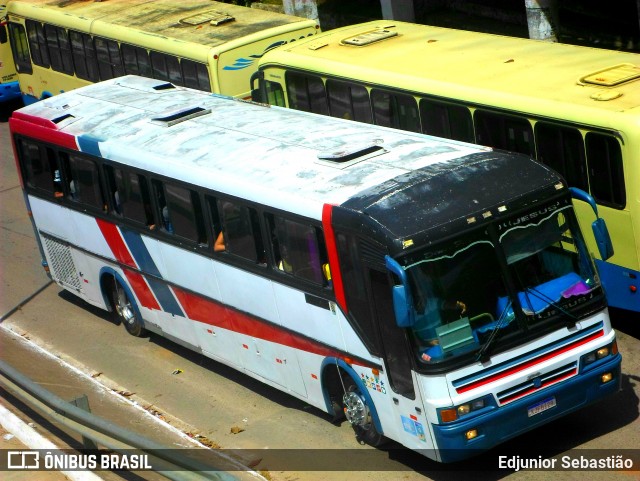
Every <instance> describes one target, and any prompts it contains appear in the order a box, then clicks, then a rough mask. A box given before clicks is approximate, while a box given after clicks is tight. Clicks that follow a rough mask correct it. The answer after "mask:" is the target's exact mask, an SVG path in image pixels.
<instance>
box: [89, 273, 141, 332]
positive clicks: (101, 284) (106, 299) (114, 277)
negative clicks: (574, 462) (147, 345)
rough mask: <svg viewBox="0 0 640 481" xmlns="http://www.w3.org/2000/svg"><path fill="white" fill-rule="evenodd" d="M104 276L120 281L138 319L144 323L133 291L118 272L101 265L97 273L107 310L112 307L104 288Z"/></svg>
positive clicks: (110, 309)
mask: <svg viewBox="0 0 640 481" xmlns="http://www.w3.org/2000/svg"><path fill="white" fill-rule="evenodd" d="M106 276H111V277H112V278H113V279H115V280H116V282H118V283H120V285H121V286H122V288H123V289H124V291H125V292H126V293H127V296H129V299H130V300H131V304H132V306H133V308H134V309H135V311H136V315H137V316H138V319H140V320H141V321H142V323H143V324H144V318H143V317H142V313H141V312H140V308H139V307H138V303H137V302H136V297H135V296H134V295H133V291H132V290H131V289H130V288H129V284H127V282H126V281H125V280H124V279H123V278H122V276H121V275H120V274H118V273H117V272H116V271H115V269H113V268H111V267H103V268H102V269H100V274H99V278H100V292H101V294H102V299H103V300H104V304H105V306H107V309H108V310H109V312H111V311H112V310H113V309H112V306H111V299H109V294H108V292H107V290H106V289H105V286H106V284H105V277H106Z"/></svg>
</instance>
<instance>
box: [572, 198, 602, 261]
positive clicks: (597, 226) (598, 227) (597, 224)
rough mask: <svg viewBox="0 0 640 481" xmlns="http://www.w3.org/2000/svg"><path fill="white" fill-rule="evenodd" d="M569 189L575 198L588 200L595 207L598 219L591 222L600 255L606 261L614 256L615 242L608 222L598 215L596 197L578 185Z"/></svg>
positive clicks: (594, 211)
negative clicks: (610, 233)
mask: <svg viewBox="0 0 640 481" xmlns="http://www.w3.org/2000/svg"><path fill="white" fill-rule="evenodd" d="M569 190H570V191H571V196H572V197H573V198H574V199H577V200H581V201H583V202H586V203H587V204H589V205H590V206H591V208H592V209H593V213H594V214H595V215H596V220H594V221H593V223H592V224H591V229H592V230H593V236H594V237H595V239H596V244H597V245H598V251H599V252H600V257H601V258H602V260H603V261H606V260H607V259H609V258H610V257H612V256H613V243H612V242H611V236H610V235H609V229H607V224H606V222H605V221H604V219H603V218H601V217H599V216H598V206H597V204H596V201H595V199H594V198H593V197H591V195H589V194H588V193H587V192H585V191H584V190H582V189H578V188H577V187H570V188H569Z"/></svg>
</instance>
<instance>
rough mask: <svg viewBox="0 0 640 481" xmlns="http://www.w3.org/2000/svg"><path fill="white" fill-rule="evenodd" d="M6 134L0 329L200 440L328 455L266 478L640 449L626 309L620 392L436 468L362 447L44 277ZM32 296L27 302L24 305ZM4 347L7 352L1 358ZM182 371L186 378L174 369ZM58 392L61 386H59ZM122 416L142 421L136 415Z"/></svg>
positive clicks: (418, 469)
mask: <svg viewBox="0 0 640 481" xmlns="http://www.w3.org/2000/svg"><path fill="white" fill-rule="evenodd" d="M7 132H8V126H7V124H6V122H3V121H2V119H0V162H1V165H0V216H1V217H0V236H1V237H0V268H1V269H2V271H1V272H2V285H1V288H2V289H1V291H0V315H1V316H2V318H3V319H4V320H3V322H2V327H4V328H5V329H10V330H12V331H13V332H15V333H17V334H18V335H20V336H26V337H29V339H30V340H31V341H32V342H34V343H36V344H37V345H39V346H43V347H44V348H45V349H47V350H48V351H50V352H52V353H54V354H55V355H56V356H59V357H60V358H62V359H63V360H65V361H68V362H69V363H70V364H72V365H74V366H76V367H77V368H78V369H80V370H81V371H82V372H85V373H87V374H88V375H89V377H91V375H93V376H95V378H92V379H95V381H99V382H102V383H104V384H106V385H108V386H112V387H113V386H116V387H118V389H122V390H125V391H128V392H129V393H131V395H130V396H128V398H129V399H133V400H135V401H137V402H138V403H139V404H140V405H143V406H147V407H149V406H151V407H152V409H154V410H156V411H157V412H158V413H161V414H162V415H166V417H167V418H169V419H171V422H172V424H174V425H175V426H177V427H179V429H180V430H182V431H186V432H190V433H192V434H197V435H200V436H203V438H202V439H205V440H208V442H210V443H211V444H212V445H214V446H220V447H223V448H228V449H241V450H251V449H261V448H270V449H271V450H274V449H303V451H299V452H298V453H297V456H304V455H309V454H311V455H313V456H314V457H315V459H314V460H315V461H320V462H322V463H326V469H327V471H325V472H322V473H319V472H310V471H303V470H293V471H292V470H283V469H279V468H282V466H280V465H278V466H277V467H276V468H275V469H273V467H271V468H270V466H269V462H268V459H267V460H263V461H262V462H261V463H259V464H257V465H256V467H257V469H258V470H264V473H265V475H266V476H267V477H268V478H270V479H273V480H291V481H293V480H300V481H307V480H315V479H323V480H327V481H332V480H342V479H351V480H356V481H360V480H376V481H387V480H396V479H403V480H407V481H413V480H428V479H433V480H444V479H452V478H455V479H473V480H477V479H490V480H493V479H503V478H506V477H508V478H509V479H514V480H543V479H547V478H548V477H549V473H545V472H539V471H529V472H522V471H520V472H517V473H510V472H509V471H497V469H496V468H497V466H498V456H500V454H501V449H507V448H508V449H510V450H513V451H514V452H521V453H527V452H529V451H530V449H531V448H532V447H533V448H536V449H537V448H540V447H544V449H545V453H546V454H549V455H558V454H561V453H563V452H565V451H568V450H580V451H572V453H575V452H587V451H584V450H587V449H595V450H598V449H608V450H625V449H629V448H638V447H640V423H638V399H639V396H640V383H639V381H640V374H639V373H640V341H639V340H638V339H639V338H640V337H639V336H638V332H639V331H638V326H640V319H639V318H638V317H637V316H636V317H635V318H633V319H631V318H629V316H628V314H627V313H620V312H617V313H614V315H615V316H616V321H615V322H616V326H617V327H618V330H619V344H620V350H621V351H622V353H623V355H624V356H625V357H624V361H623V383H622V384H623V389H622V391H621V392H620V393H618V394H617V395H615V396H613V397H611V398H610V399H608V400H606V401H604V402H602V403H600V404H598V405H596V406H591V407H588V408H586V409H583V410H581V411H579V412H577V413H575V414H573V415H571V416H567V417H565V418H563V419H561V420H558V421H556V422H554V423H552V424H551V425H548V426H545V427H543V428H541V429H538V430H536V431H534V432H531V433H527V434H525V435H522V436H520V437H518V438H516V439H514V440H513V441H511V442H509V443H508V446H505V447H502V448H498V449H496V450H494V451H492V452H490V453H488V454H486V455H484V456H481V457H479V458H476V459H474V460H472V461H470V462H468V463H464V464H463V465H454V466H448V465H439V464H437V463H434V462H432V461H430V460H428V459H426V458H423V457H421V456H420V455H418V454H416V453H413V452H411V451H408V450H400V451H398V450H374V449H372V448H370V447H368V446H359V445H358V444H356V442H355V440H354V437H353V433H352V430H351V429H350V427H349V426H348V425H347V423H342V424H341V425H339V426H336V425H333V424H332V423H330V422H329V420H328V418H327V416H326V414H324V413H322V412H320V411H318V410H317V409H315V408H312V407H310V406H308V405H307V404H305V403H304V402H302V401H298V400H296V399H294V398H292V397H290V396H288V395H286V394H284V393H281V392H279V391H277V390H275V389H272V388H270V387H268V386H265V385H263V384H261V383H259V382H258V381H255V380H253V379H251V378H249V377H247V376H245V375H242V374H239V373H237V372H236V371H234V370H232V369H230V368H227V367H226V366H223V365H220V364H218V363H216V362H213V361H211V360H209V359H207V358H204V357H202V356H200V355H197V354H195V353H192V352H189V351H187V350H185V349H183V348H181V347H179V346H177V345H175V344H172V343H170V342H168V341H166V340H163V339H161V338H158V337H156V336H151V337H148V338H143V339H136V338H133V337H131V336H129V335H128V334H127V333H126V332H125V330H124V329H123V328H122V326H118V325H115V324H114V323H113V322H112V321H111V320H110V318H109V316H108V315H107V314H106V313H104V312H102V311H99V310H97V309H95V308H93V307H91V306H88V305H87V304H85V303H83V302H82V301H79V300H77V299H75V298H74V297H73V296H72V295H70V294H67V293H65V292H62V291H61V290H60V289H59V288H58V287H57V286H55V285H50V284H49V283H48V279H47V277H46V276H45V275H44V273H43V272H42V269H41V267H40V265H39V264H40V256H39V254H38V252H37V248H36V244H35V241H34V239H33V233H32V231H31V227H30V225H29V221H28V219H27V217H26V215H25V212H24V205H23V204H22V198H21V191H20V189H19V185H18V180H17V177H16V175H15V169H14V164H13V160H12V159H11V157H10V149H9V147H8V133H7ZM25 299H27V300H28V301H27V302H24V303H23V300H25ZM19 305H21V307H20V308H19V309H15V310H14V308H15V307H16V306H19ZM14 342H15V341H14ZM5 343H6V341H5ZM3 347H6V345H5V346H3ZM4 352H6V349H4V348H3V349H2V354H1V355H2V357H3V358H4V356H5V354H4ZM31 361H32V360H31V359H29V358H27V359H22V360H20V359H18V360H16V361H15V362H16V363H17V364H18V366H17V367H20V365H25V366H26V365H28V364H30V363H31ZM176 370H179V371H180V372H179V374H174V372H176ZM54 384H61V385H64V384H65V381H64V379H61V380H58V381H57V382H56V383H54ZM57 388H60V387H59V386H58V387H57V386H52V389H57ZM119 421H120V422H121V423H124V424H125V425H130V426H134V427H135V425H136V423H139V422H140V419H139V418H138V416H137V415H136V414H129V415H127V417H126V418H122V419H120V420H119ZM391 447H394V446H393V445H392V446H391ZM396 447H397V446H396ZM314 449H315V450H317V451H313V450H314ZM243 452H244V453H251V452H250V451H243ZM589 452H590V453H593V452H591V451H589ZM602 452H604V451H602ZM607 452H609V451H607ZM621 452H622V451H621ZM265 453H266V451H265ZM248 457H251V456H249V455H248ZM266 457H267V458H268V456H266ZM251 459H253V458H251ZM362 459H366V460H367V462H370V466H371V469H370V470H368V469H363V467H362V464H361V460H362ZM254 461H255V459H254ZM350 461H351V462H353V463H360V464H359V465H358V470H357V471H349V472H344V471H331V466H335V465H336V464H339V465H340V469H344V466H345V465H348V463H349V462H350ZM323 466H324V465H323ZM639 469H640V468H639ZM553 476H554V478H555V479H558V480H573V479H580V478H581V477H583V475H581V474H580V473H577V472H554V473H553ZM597 478H598V479H624V480H629V479H640V478H639V476H638V472H636V473H619V472H602V473H598V475H597Z"/></svg>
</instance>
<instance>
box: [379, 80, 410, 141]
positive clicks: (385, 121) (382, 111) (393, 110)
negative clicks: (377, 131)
mask: <svg viewBox="0 0 640 481" xmlns="http://www.w3.org/2000/svg"><path fill="white" fill-rule="evenodd" d="M371 104H372V105H373V116H374V121H375V124H376V125H382V126H384V127H392V128H394V129H401V130H409V131H410V132H420V114H419V113H418V105H417V103H416V99H415V98H413V97H412V96H411V95H405V94H398V93H392V92H387V91H384V90H377V89H374V90H372V91H371Z"/></svg>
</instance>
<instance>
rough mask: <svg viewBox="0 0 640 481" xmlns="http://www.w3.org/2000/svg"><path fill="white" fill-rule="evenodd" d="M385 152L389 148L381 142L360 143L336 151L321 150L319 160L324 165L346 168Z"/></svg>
mask: <svg viewBox="0 0 640 481" xmlns="http://www.w3.org/2000/svg"><path fill="white" fill-rule="evenodd" d="M385 152H387V149H385V148H384V147H382V146H381V145H379V144H368V145H364V146H363V145H358V146H353V147H352V148H350V149H345V150H339V151H336V152H320V153H318V160H319V161H320V162H319V163H322V164H324V165H330V166H331V167H338V168H340V169H344V168H346V167H349V166H351V165H353V164H356V163H358V162H362V161H363V160H365V159H370V158H371V157H375V156H377V155H380V154H384V153H385Z"/></svg>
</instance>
